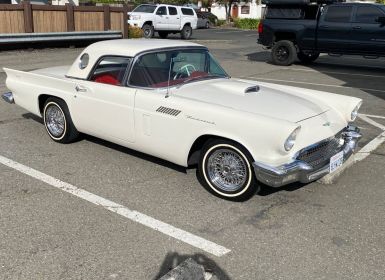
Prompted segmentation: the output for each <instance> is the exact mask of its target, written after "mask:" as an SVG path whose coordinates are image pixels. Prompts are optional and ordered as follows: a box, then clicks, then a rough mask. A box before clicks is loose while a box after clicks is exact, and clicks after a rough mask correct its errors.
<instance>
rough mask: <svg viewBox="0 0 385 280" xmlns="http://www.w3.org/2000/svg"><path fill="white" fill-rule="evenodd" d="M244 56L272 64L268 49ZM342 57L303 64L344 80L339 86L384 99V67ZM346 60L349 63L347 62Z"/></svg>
mask: <svg viewBox="0 0 385 280" xmlns="http://www.w3.org/2000/svg"><path fill="white" fill-rule="evenodd" d="M246 57H247V59H248V60H250V61H256V62H266V63H268V64H272V62H271V57H270V51H260V52H254V53H249V54H246ZM358 57H359V56H358ZM343 58H346V60H344V61H342V63H340V64H339V62H341V61H340V59H341V58H339V57H328V56H327V57H320V58H319V59H318V60H317V61H315V62H313V63H310V64H306V65H305V66H306V67H308V68H310V69H313V70H315V71H317V72H319V73H322V74H324V75H327V76H329V77H332V78H334V79H337V80H340V81H342V82H344V83H343V84H342V85H341V86H344V87H351V88H358V89H361V90H362V91H364V92H366V93H368V94H370V95H373V96H376V97H378V98H381V99H384V100H385V92H383V91H384V88H385V81H384V80H383V79H382V77H381V76H385V68H384V67H381V66H380V65H362V62H363V61H367V64H370V61H371V60H370V59H366V60H364V59H362V60H361V59H355V58H354V59H351V58H349V57H344V56H343ZM325 60H326V61H325ZM352 61H353V62H352ZM347 62H350V63H348V64H347ZM296 64H297V65H304V64H301V63H300V62H299V61H297V62H295V63H294V64H293V65H296ZM277 67H279V66H277ZM288 69H290V66H288ZM256 78H257V77H256Z"/></svg>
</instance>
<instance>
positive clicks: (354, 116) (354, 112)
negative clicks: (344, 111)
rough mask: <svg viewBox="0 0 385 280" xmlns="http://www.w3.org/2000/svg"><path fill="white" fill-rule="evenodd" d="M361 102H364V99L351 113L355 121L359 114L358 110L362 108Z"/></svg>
mask: <svg viewBox="0 0 385 280" xmlns="http://www.w3.org/2000/svg"><path fill="white" fill-rule="evenodd" d="M361 104H362V101H361V102H360V103H358V104H357V106H356V107H354V109H353V111H352V113H351V114H350V119H351V120H352V121H354V120H355V119H356V118H357V116H358V110H359V109H360V107H361Z"/></svg>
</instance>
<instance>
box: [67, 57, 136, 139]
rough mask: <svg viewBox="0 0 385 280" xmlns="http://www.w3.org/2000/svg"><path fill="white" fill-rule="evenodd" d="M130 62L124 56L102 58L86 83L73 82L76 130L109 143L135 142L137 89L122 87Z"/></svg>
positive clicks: (73, 112)
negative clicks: (74, 83) (74, 85)
mask: <svg viewBox="0 0 385 280" xmlns="http://www.w3.org/2000/svg"><path fill="white" fill-rule="evenodd" d="M130 62H131V58H127V57H117V56H106V57H103V58H102V59H100V60H99V62H98V63H97V65H96V67H94V69H93V70H91V71H92V72H91V75H90V76H89V79H88V80H79V81H77V82H76V87H75V89H74V95H73V102H72V111H71V115H73V119H74V123H75V125H76V127H77V129H78V130H79V131H81V132H84V133H86V134H90V135H94V136H96V137H100V138H103V139H106V140H109V141H112V142H117V141H118V142H119V141H123V142H134V141H135V134H134V104H135V93H136V90H135V89H133V88H129V87H125V86H123V85H124V79H125V75H126V71H127V68H128V66H129V64H130Z"/></svg>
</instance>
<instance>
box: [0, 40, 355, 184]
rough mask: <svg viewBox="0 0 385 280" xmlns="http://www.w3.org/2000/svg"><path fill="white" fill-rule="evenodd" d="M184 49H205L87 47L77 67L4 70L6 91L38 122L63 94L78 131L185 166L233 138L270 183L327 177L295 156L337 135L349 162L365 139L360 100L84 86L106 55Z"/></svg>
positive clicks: (243, 84)
mask: <svg viewBox="0 0 385 280" xmlns="http://www.w3.org/2000/svg"><path fill="white" fill-rule="evenodd" d="M178 48H181V49H189V48H191V49H195V48H198V49H205V47H203V46H201V45H198V44H195V43H190V42H182V41H176V40H146V39H141V40H112V41H104V42H99V43H95V44H93V45H91V46H89V47H88V48H86V49H85V50H84V51H83V52H82V54H81V55H80V56H79V58H78V59H76V61H75V62H74V63H73V64H72V66H63V67H54V68H47V69H41V70H36V71H31V72H22V71H17V70H11V69H4V70H5V72H6V74H7V79H6V85H7V87H8V88H9V89H10V90H11V91H12V99H13V100H14V102H15V103H16V104H17V105H19V106H21V107H23V108H25V109H26V110H27V111H29V112H31V113H33V114H35V115H38V116H41V115H42V104H41V102H39V101H40V99H41V98H44V96H45V95H50V96H55V97H58V98H60V99H62V100H64V101H65V102H66V104H67V106H68V109H69V112H70V114H71V118H72V121H73V123H74V125H75V127H76V129H77V130H78V131H80V132H83V133H86V134H90V135H93V136H96V137H99V138H102V139H106V140H108V141H111V142H114V143H117V144H119V145H122V146H125V147H129V148H131V149H134V150H137V151H141V152H144V153H147V154H150V155H153V156H156V157H159V158H162V159H164V160H167V161H170V162H173V163H175V164H178V165H181V166H188V165H189V164H191V163H195V162H196V160H195V159H194V152H197V151H194V150H193V147H194V143H195V144H196V143H197V141H199V139H202V137H207V136H210V137H221V138H225V139H230V140H232V141H235V142H237V143H239V144H240V145H242V146H243V147H245V149H246V150H247V151H248V152H249V153H250V154H251V156H252V158H253V161H254V162H253V165H254V168H255V172H256V175H257V178H258V179H259V180H260V181H262V182H264V183H265V184H268V185H271V186H280V185H284V184H287V183H289V182H293V181H302V182H308V181H312V180H314V179H317V178H319V177H321V176H322V175H325V174H326V173H328V164H326V165H325V166H322V170H321V169H317V170H311V169H309V168H310V167H309V166H308V164H307V165H306V163H304V162H303V161H301V160H299V159H298V155H299V154H300V153H301V152H302V151H305V150H307V149H309V147H310V148H311V147H314V145H318V144H319V143H324V142H325V141H329V140H330V139H337V138H338V141H340V143H339V144H338V145H340V147H339V148H338V149H339V151H342V150H343V151H344V159H346V158H347V157H349V156H350V154H351V153H352V151H353V150H354V148H355V146H356V143H357V139H358V138H359V136H360V135H359V134H358V133H357V130H356V129H355V128H352V127H349V126H348V125H349V123H350V122H352V121H353V120H354V116H352V112H353V111H355V112H356V111H357V110H358V107H359V104H360V103H361V100H360V99H358V98H354V97H348V96H343V95H337V94H333V93H327V92H320V91H314V90H309V89H303V88H296V87H290V86H283V85H276V84H269V83H262V82H257V81H251V80H242V79H236V78H218V79H212V80H199V81H196V82H192V83H187V84H184V85H182V86H170V87H162V88H155V89H153V88H141V87H136V86H130V85H127V86H114V85H109V84H101V83H96V82H93V81H89V80H87V77H89V74H90V71H92V69H93V67H94V65H95V63H97V61H98V60H99V59H100V58H101V57H103V56H106V55H114V56H125V57H132V58H135V57H138V56H141V55H142V54H143V53H146V52H154V51H155V52H156V51H157V50H159V51H160V50H164V49H178ZM85 53H87V54H89V63H88V65H87V66H86V67H85V68H84V69H81V68H80V67H79V59H80V58H81V57H82V55H83V54H85ZM134 61H135V60H134ZM131 75H132V73H131ZM11 101H12V100H11ZM298 127H300V132H299V134H298V136H297V138H296V141H295V144H294V146H293V148H292V149H291V150H289V151H287V150H285V148H284V144H285V141H286V140H287V139H288V136H289V135H290V134H291V133H292V132H293V131H294V130H295V129H296V128H298ZM341 135H342V136H341ZM198 152H199V151H198ZM330 156H331V155H328V157H329V158H330ZM329 158H327V159H326V160H329ZM305 165H306V166H305ZM310 171H312V172H311V173H309V172H310ZM313 171H314V172H313ZM293 172H295V173H293ZM293 174H294V175H293ZM286 175H287V176H286ZM290 176H291V177H290ZM304 176H305V177H304Z"/></svg>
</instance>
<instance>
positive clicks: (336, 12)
mask: <svg viewBox="0 0 385 280" xmlns="http://www.w3.org/2000/svg"><path fill="white" fill-rule="evenodd" d="M352 10H353V7H352V6H346V7H344V6H330V7H328V9H327V12H326V15H325V21H329V22H350V16H351V14H352Z"/></svg>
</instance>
